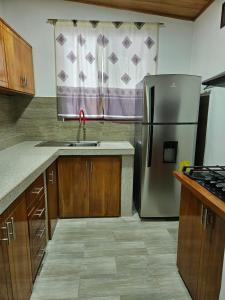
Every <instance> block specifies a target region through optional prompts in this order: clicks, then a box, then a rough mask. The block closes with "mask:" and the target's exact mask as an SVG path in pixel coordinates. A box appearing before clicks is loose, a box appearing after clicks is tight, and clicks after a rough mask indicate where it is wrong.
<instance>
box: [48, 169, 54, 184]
mask: <svg viewBox="0 0 225 300" xmlns="http://www.w3.org/2000/svg"><path fill="white" fill-rule="evenodd" d="M48 176H49V180H48V181H49V182H50V183H51V184H54V171H53V170H52V172H50V173H49V174H48Z"/></svg>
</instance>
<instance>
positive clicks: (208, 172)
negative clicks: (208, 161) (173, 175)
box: [183, 166, 225, 202]
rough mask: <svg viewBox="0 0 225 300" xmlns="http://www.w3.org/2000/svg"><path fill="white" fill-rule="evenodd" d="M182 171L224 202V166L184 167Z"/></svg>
mask: <svg viewBox="0 0 225 300" xmlns="http://www.w3.org/2000/svg"><path fill="white" fill-rule="evenodd" d="M183 173H184V174H185V175H187V176H188V177H189V178H191V179H193V180H195V181H197V182H198V183H199V184H200V185H202V186H203V187H204V188H206V189H207V190H208V191H210V192H211V193H212V194H214V195H215V196H217V197H218V198H220V199H221V200H223V201H224V202H225V166H212V167H206V166H202V167H198V166H191V167H184V169H183Z"/></svg>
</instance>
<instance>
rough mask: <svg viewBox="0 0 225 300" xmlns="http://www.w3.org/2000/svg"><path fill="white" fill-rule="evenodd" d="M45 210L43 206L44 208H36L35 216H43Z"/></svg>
mask: <svg viewBox="0 0 225 300" xmlns="http://www.w3.org/2000/svg"><path fill="white" fill-rule="evenodd" d="M44 211H45V208H42V209H37V210H36V213H35V214H34V216H35V217H38V218H41V217H42V215H43V213H44Z"/></svg>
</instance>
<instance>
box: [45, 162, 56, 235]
mask: <svg viewBox="0 0 225 300" xmlns="http://www.w3.org/2000/svg"><path fill="white" fill-rule="evenodd" d="M46 183H47V195H48V235H49V239H50V240H51V239H52V236H53V234H54V231H55V227H56V224H57V221H58V216H59V211H58V176H57V162H56V161H55V162H54V163H53V164H52V165H51V166H50V167H48V169H47V170H46Z"/></svg>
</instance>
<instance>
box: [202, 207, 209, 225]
mask: <svg viewBox="0 0 225 300" xmlns="http://www.w3.org/2000/svg"><path fill="white" fill-rule="evenodd" d="M207 225H208V209H207V208H205V210H204V222H203V228H204V230H206V229H207Z"/></svg>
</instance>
